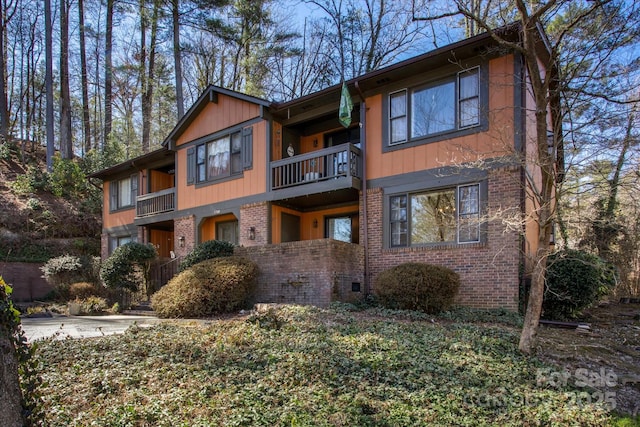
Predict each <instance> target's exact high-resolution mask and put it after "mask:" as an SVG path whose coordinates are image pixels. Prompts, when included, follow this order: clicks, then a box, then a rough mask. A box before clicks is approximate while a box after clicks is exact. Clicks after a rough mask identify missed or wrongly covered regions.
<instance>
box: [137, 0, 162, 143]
mask: <svg viewBox="0 0 640 427" xmlns="http://www.w3.org/2000/svg"><path fill="white" fill-rule="evenodd" d="M145 9H146V1H145V0H140V86H141V93H142V152H143V153H147V152H148V151H149V135H150V133H151V111H152V109H153V90H154V86H155V64H156V50H157V45H156V43H157V40H158V19H159V14H160V0H154V1H153V12H152V16H151V40H150V41H149V49H148V61H147V42H146V36H147V25H148V23H147V16H146V15H147V13H146V10H145Z"/></svg>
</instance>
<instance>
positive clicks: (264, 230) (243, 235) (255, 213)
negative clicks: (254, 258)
mask: <svg viewBox="0 0 640 427" xmlns="http://www.w3.org/2000/svg"><path fill="white" fill-rule="evenodd" d="M269 209H270V205H269V203H267V202H261V203H253V204H250V205H244V206H242V207H241V208H240V222H239V224H238V228H239V230H238V232H239V233H240V236H239V239H238V240H239V242H238V243H239V244H240V246H262V245H266V244H268V243H269V228H270V225H271V224H269V218H270V215H269ZM251 227H253V228H254V229H255V239H254V240H251V239H249V229H250V228H251Z"/></svg>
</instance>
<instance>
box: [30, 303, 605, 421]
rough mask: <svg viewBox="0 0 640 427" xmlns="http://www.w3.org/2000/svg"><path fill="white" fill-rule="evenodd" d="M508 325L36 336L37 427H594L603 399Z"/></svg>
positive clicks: (406, 318)
mask: <svg viewBox="0 0 640 427" xmlns="http://www.w3.org/2000/svg"><path fill="white" fill-rule="evenodd" d="M518 336H519V329H518V328H517V327H516V326H510V325H508V324H498V323H493V322H483V323H474V322H467V321H462V320H455V319H451V318H450V319H445V318H439V319H436V320H435V321H434V320H432V319H430V318H426V317H423V316H420V315H411V313H407V312H380V311H376V310H364V311H356V310H352V309H348V307H345V306H340V307H333V308H331V309H327V310H323V309H318V308H313V307H295V306H293V307H284V308H280V309H277V310H270V311H268V312H266V313H263V314H261V315H254V316H251V317H248V318H247V317H243V318H234V319H226V320H210V321H207V322H204V323H202V322H198V323H195V322H194V323H191V324H188V323H187V324H185V323H180V324H178V323H170V322H169V323H163V324H161V325H158V326H155V327H153V328H149V329H142V328H135V327H134V328H131V329H129V330H128V331H127V332H126V333H125V334H124V335H120V336H105V337H101V338H96V339H82V340H71V339H67V340H49V341H44V342H41V343H40V344H39V346H38V350H37V355H38V358H39V361H40V363H41V368H40V369H41V375H42V377H43V380H44V381H45V389H44V390H43V393H42V394H43V398H44V405H45V408H44V409H45V413H46V417H47V419H46V420H45V421H46V422H45V425H48V426H453V425H455V426H482V425H486V426H489V425H491V426H493V425H496V426H497V425H499V426H523V425H525V426H527V425H528V426H537V425H545V426H548V425H558V426H567V425H576V426H588V425H593V426H596V425H597V426H600V425H606V424H607V423H608V422H609V418H608V412H607V407H606V402H605V401H602V402H598V401H596V399H593V400H591V399H589V400H588V401H587V400H585V399H579V398H576V396H579V395H578V394H576V393H577V391H580V390H574V389H571V388H570V385H558V384H555V383H553V382H552V381H548V380H547V379H545V378H544V377H541V374H540V373H541V372H546V373H549V372H551V371H550V369H549V367H546V366H544V365H542V364H541V363H540V362H539V361H538V360H537V359H535V358H528V357H525V356H523V355H521V354H520V353H519V352H518V350H517V342H518Z"/></svg>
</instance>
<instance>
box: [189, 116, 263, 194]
mask: <svg viewBox="0 0 640 427" xmlns="http://www.w3.org/2000/svg"><path fill="white" fill-rule="evenodd" d="M252 131H253V129H252V128H251V127H248V128H244V129H242V131H237V132H232V133H228V134H223V135H219V136H217V137H216V138H215V139H213V140H210V141H208V142H204V143H201V144H198V145H196V146H195V147H190V148H189V149H188V150H187V165H188V166H187V184H193V183H194V182H207V181H214V180H217V179H220V178H224V177H229V176H233V175H239V174H241V173H242V171H243V170H245V169H250V168H251V166H252V160H253V159H252V143H253V132H252Z"/></svg>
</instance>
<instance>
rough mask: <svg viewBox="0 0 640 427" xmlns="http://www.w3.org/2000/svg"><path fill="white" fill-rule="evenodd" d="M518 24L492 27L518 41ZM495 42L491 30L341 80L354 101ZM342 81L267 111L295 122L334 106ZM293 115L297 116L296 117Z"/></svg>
mask: <svg viewBox="0 0 640 427" xmlns="http://www.w3.org/2000/svg"><path fill="white" fill-rule="evenodd" d="M520 28H521V26H520V24H519V23H513V24H510V25H507V26H504V27H501V28H499V29H497V30H495V33H496V34H498V35H500V36H501V37H504V38H505V39H507V40H510V41H514V42H518V41H519V38H520ZM497 46H498V43H497V42H496V41H495V40H494V38H493V37H492V36H491V34H489V33H487V32H485V33H482V34H479V35H477V36H474V37H470V38H467V39H464V40H461V41H458V42H456V43H452V44H449V45H446V46H443V47H441V48H438V49H435V50H432V51H429V52H426V53H424V54H422V55H419V56H415V57H412V58H409V59H407V60H404V61H401V62H397V63H395V64H392V65H389V66H388V67H384V68H380V69H378V70H374V71H371V72H369V73H366V74H363V75H361V76H358V77H355V78H353V79H350V80H347V81H346V82H345V83H346V84H347V87H348V89H349V92H350V93H351V94H352V97H353V98H354V103H357V102H359V101H360V100H361V97H362V95H364V96H366V94H367V92H374V91H376V90H379V89H380V88H382V87H384V86H386V85H388V84H390V83H393V82H394V81H399V80H402V79H405V78H407V77H411V76H413V75H416V74H419V73H423V72H424V70H425V68H427V67H428V68H429V69H435V68H438V67H440V66H444V65H447V64H451V63H452V60H456V59H462V58H469V57H473V56H478V55H482V54H491V53H492V52H495V51H496V49H495V48H496V47H497ZM341 87H342V83H339V84H336V85H333V86H330V87H328V88H326V89H323V90H321V91H318V92H315V93H312V94H309V95H306V96H303V97H300V98H297V99H294V100H291V101H286V102H280V103H273V104H272V105H271V107H270V108H269V111H270V112H271V113H272V114H273V115H274V117H277V118H278V119H280V120H282V121H283V122H285V123H286V124H292V123H295V122H296V121H298V120H305V118H307V117H309V116H310V115H312V114H313V113H312V111H314V110H315V111H317V109H318V108H322V106H325V107H326V108H332V109H333V110H337V109H338V105H339V101H340V91H341ZM296 118H297V119H296Z"/></svg>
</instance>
